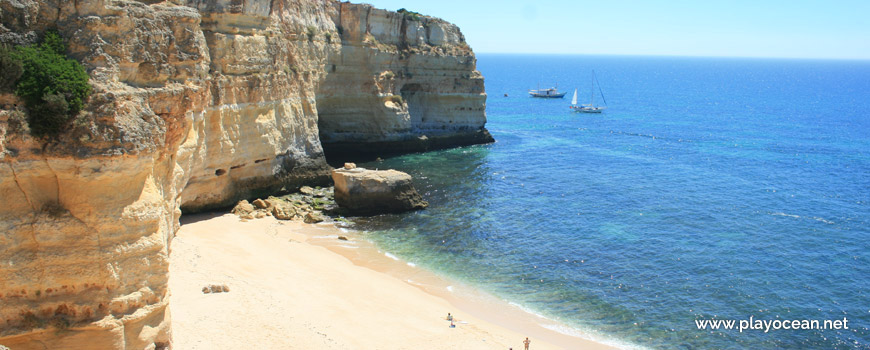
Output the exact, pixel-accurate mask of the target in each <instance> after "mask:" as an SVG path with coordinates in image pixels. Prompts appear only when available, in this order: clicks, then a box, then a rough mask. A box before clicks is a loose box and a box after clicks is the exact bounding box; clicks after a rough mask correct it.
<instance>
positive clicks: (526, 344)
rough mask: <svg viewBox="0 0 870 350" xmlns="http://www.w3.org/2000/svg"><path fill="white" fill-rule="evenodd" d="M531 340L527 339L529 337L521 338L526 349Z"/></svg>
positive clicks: (527, 349)
mask: <svg viewBox="0 0 870 350" xmlns="http://www.w3.org/2000/svg"><path fill="white" fill-rule="evenodd" d="M531 342H532V341H531V340H529V337H526V340H523V345H525V346H526V350H529V343H531Z"/></svg>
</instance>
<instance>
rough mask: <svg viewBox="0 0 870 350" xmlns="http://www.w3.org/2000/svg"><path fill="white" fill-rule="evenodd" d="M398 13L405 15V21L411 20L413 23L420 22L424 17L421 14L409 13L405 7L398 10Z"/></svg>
mask: <svg viewBox="0 0 870 350" xmlns="http://www.w3.org/2000/svg"><path fill="white" fill-rule="evenodd" d="M396 12H398V13H401V14H403V15H405V19H407V20H411V21H419V20H420V18H422V17H423V15H421V14H420V13H419V12H414V11H408V10H406V9H405V8H404V7H403V8H400V9H398V10H396Z"/></svg>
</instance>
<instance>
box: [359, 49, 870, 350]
mask: <svg viewBox="0 0 870 350" xmlns="http://www.w3.org/2000/svg"><path fill="white" fill-rule="evenodd" d="M478 69H479V70H480V71H481V72H482V73H483V75H484V76H485V78H486V90H487V93H488V94H489V97H488V99H487V109H486V110H487V117H488V122H487V128H488V129H489V130H490V131H491V132H492V134H493V136H494V137H495V139H496V140H497V142H496V143H494V144H491V145H481V146H472V147H463V148H458V149H451V150H444V151H436V152H428V153H422V154H411V155H406V156H401V157H396V158H390V159H386V160H384V161H382V162H372V163H367V164H361V166H365V167H370V168H381V169H384V168H395V169H399V170H402V171H406V172H409V173H410V174H412V175H413V176H414V177H415V183H416V186H417V188H418V189H419V190H420V191H421V193H422V194H423V196H424V197H425V199H427V200H428V201H429V203H430V207H429V208H428V209H426V210H423V211H418V212H414V213H408V214H402V215H384V216H379V217H375V218H371V219H363V220H359V224H358V227H359V228H362V229H365V230H367V231H368V233H367V237H369V238H370V239H371V240H373V241H374V242H375V243H376V244H378V245H379V246H380V247H381V248H382V249H384V250H386V251H389V252H390V253H392V254H394V255H397V256H399V257H401V258H403V259H405V260H407V261H410V262H413V263H415V264H417V265H418V266H421V267H426V268H429V269H431V270H434V271H436V272H437V273H440V274H444V275H447V276H451V277H453V278H456V279H459V280H462V281H465V282H466V283H469V284H471V285H473V286H476V287H479V288H482V289H483V290H486V291H488V292H490V293H492V294H494V295H496V296H498V297H500V298H503V299H505V300H508V301H511V302H515V303H518V304H521V305H523V306H524V307H526V308H528V309H531V310H534V311H535V312H537V313H540V314H543V315H546V316H547V317H550V318H553V319H556V320H559V321H561V322H563V323H565V324H568V325H570V326H572V327H576V328H578V329H581V330H583V331H585V332H590V333H593V334H595V335H596V336H599V337H603V338H606V339H611V340H614V341H618V342H621V343H627V344H633V345H634V346H637V347H644V348H653V349H856V348H857V349H870V330H868V327H870V225H868V224H870V61H820V60H780V59H736V58H728V59H725V58H677V57H619V56H531V55H492V54H491V55H487V54H481V55H479V56H478ZM592 70H595V74H596V76H597V77H598V80H599V81H600V86H601V90H602V91H603V93H604V97H605V98H606V100H607V104H608V109H607V110H606V112H605V113H603V114H600V115H594V114H575V113H572V112H570V111H569V109H568V105H569V103H570V97H571V94H570V92H573V90H574V88H578V89H579V92H580V96H581V98H580V99H581V101H583V102H585V100H586V99H588V95H589V91H590V81H591V75H592ZM555 84H558V87H559V88H560V89H561V90H564V91H569V94H568V95H567V96H566V97H565V99H556V100H544V99H534V98H530V97H529V96H528V94H527V90H529V89H534V88H537V87H538V86H540V87H549V86H551V85H555ZM596 89H597V86H596ZM504 94H508V97H504ZM599 97H600V96H598V95H596V100H597V99H598V98H599ZM749 317H753V318H754V319H763V320H776V319H779V320H792V319H798V320H802V319H811V320H812V319H817V320H826V319H831V320H842V319H843V318H844V317H845V318H846V319H848V326H849V329H848V330H776V331H773V330H772V331H770V332H769V333H765V332H763V331H758V330H747V331H744V332H743V333H740V332H738V331H736V330H732V331H722V330H717V331H711V330H698V329H697V327H696V325H695V320H699V319H712V318H716V319H736V320H741V319H749Z"/></svg>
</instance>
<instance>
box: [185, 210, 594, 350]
mask: <svg viewBox="0 0 870 350" xmlns="http://www.w3.org/2000/svg"><path fill="white" fill-rule="evenodd" d="M312 229H313V228H312V227H311V225H305V224H301V223H293V222H281V221H277V220H274V219H272V218H271V217H268V218H264V219H258V220H252V221H249V222H241V221H240V220H239V219H238V217H236V216H234V215H223V216H216V217H215V216H205V215H199V216H188V217H185V218H184V219H183V225H182V227H181V230H179V232H178V234H177V236H176V237H175V238H174V240H173V242H172V246H171V247H172V250H171V254H170V261H171V263H170V279H169V285H170V292H171V297H170V311H171V315H172V337H173V348H174V349H182V350H189V349H501V350H505V349H508V348H511V347H512V348H513V349H517V350H519V349H523V345H522V340H523V339H524V338H525V337H526V336H528V337H529V338H530V339H531V340H532V343H531V347H530V349H534V350H539V349H562V348H570V349H581V348H582V349H606V348H608V347H607V346H605V345H602V344H599V343H595V342H591V341H587V340H583V339H580V338H575V337H569V336H566V335H563V334H560V333H556V332H552V331H548V330H546V329H544V328H541V327H540V326H539V325H538V322H536V320H533V318H534V316H531V315H528V314H524V313H522V312H519V311H518V310H509V309H510V307H505V305H507V304H504V305H499V304H498V303H489V302H483V303H481V302H479V298H475V297H469V298H464V297H461V296H460V297H456V296H451V295H439V294H444V293H446V292H444V293H433V292H432V291H431V290H429V291H427V288H425V287H421V286H423V285H424V284H420V283H417V284H412V283H410V282H409V281H407V280H406V279H404V278H405V277H407V274H415V275H414V276H415V277H419V279H422V280H427V283H426V285H428V286H429V289H432V286H433V285H436V284H437V283H435V282H432V281H434V280H435V279H437V278H435V277H431V276H430V277H426V276H424V275H425V274H426V273H425V272H423V273H421V272H409V270H420V269H414V268H411V267H407V265H405V264H404V263H402V264H399V263H396V264H393V265H391V264H390V261H391V260H390V259H388V258H386V257H384V256H383V255H381V256H380V257H377V256H372V255H373V254H368V256H366V253H361V252H362V251H365V250H366V249H363V248H365V243H363V244H362V245H360V244H359V243H360V242H359V241H357V240H355V239H353V238H352V239H351V242H344V241H338V240H337V239H336V235H337V234H338V230H337V229H336V228H334V227H333V228H325V230H332V231H331V232H332V233H333V234H334V235H332V236H330V235H324V234H320V235H318V234H317V233H316V232H315V233H313V234H312V233H311V232H310V231H311V230H312ZM314 229H315V230H316V228H314ZM320 230H324V228H320ZM323 237H328V238H331V239H330V240H329V241H330V244H331V245H332V246H330V247H326V246H324V245H323V244H320V243H317V244H315V242H317V241H324V239H323ZM354 241H357V242H354ZM369 246H370V244H369ZM341 250H344V251H345V253H346V254H345V253H342V254H339V253H341ZM336 251H338V252H336ZM366 263H368V266H366V265H367V264H366ZM399 266H406V269H403V268H401V267H399ZM377 270H381V271H385V270H387V272H390V271H392V272H393V273H385V272H381V271H377ZM397 275H398V276H397ZM433 276H434V275H433ZM210 284H219V285H221V284H223V285H226V286H227V287H229V289H230V291H229V292H226V293H209V294H204V293H203V292H202V288H203V287H204V286H206V285H210ZM439 289H440V288H439ZM451 294H452V293H451ZM447 312H453V314H454V315H456V317H457V322H456V327H455V328H450V327H449V325H450V322H449V321H447V320H445V316H446V315H447ZM484 319H485V320H484Z"/></svg>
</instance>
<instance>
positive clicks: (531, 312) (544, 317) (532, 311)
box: [508, 301, 549, 320]
mask: <svg viewBox="0 0 870 350" xmlns="http://www.w3.org/2000/svg"><path fill="white" fill-rule="evenodd" d="M508 304H510V305H511V306H514V307H516V308H517V309H520V310H523V312H525V313H527V314H530V315H535V316H537V317H538V318H541V319H545V320H549V318H547V316H544V315H541V314H539V313H537V312H536V311H535V310H532V309H529V308H527V307H525V306H522V305H520V304H517V303H515V302H512V301H509V302H508Z"/></svg>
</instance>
